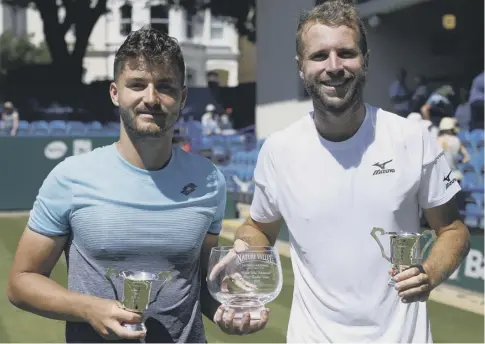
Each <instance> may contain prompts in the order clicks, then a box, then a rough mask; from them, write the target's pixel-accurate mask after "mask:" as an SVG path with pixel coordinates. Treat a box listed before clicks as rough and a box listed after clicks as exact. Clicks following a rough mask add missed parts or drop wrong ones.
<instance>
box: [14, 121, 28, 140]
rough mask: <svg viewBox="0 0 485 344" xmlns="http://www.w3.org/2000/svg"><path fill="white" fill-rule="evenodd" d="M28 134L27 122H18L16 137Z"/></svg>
mask: <svg viewBox="0 0 485 344" xmlns="http://www.w3.org/2000/svg"><path fill="white" fill-rule="evenodd" d="M29 132H30V124H29V122H27V121H23V120H20V121H19V128H18V130H17V136H27V135H29Z"/></svg>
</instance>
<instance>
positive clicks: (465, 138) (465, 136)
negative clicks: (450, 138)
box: [457, 130, 476, 154]
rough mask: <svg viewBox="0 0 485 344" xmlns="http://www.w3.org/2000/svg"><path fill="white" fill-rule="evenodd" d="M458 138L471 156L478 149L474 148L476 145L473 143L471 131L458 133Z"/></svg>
mask: <svg viewBox="0 0 485 344" xmlns="http://www.w3.org/2000/svg"><path fill="white" fill-rule="evenodd" d="M457 136H458V138H459V139H460V140H461V143H463V145H464V146H465V148H466V149H467V151H468V152H469V153H470V154H472V153H474V152H475V151H476V147H475V146H474V144H473V142H472V137H471V133H470V132H469V131H466V130H462V131H460V132H459V133H458V135H457Z"/></svg>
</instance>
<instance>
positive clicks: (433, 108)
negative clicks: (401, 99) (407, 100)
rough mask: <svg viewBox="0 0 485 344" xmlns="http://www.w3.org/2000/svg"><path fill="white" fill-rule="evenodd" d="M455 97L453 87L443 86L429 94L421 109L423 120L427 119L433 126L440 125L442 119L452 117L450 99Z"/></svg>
mask: <svg viewBox="0 0 485 344" xmlns="http://www.w3.org/2000/svg"><path fill="white" fill-rule="evenodd" d="M454 95H455V92H454V91H453V87H451V86H450V85H443V86H441V87H439V88H438V89H437V90H436V91H434V92H433V93H431V95H430V96H429V98H428V100H427V101H426V103H425V104H424V105H423V106H422V107H421V113H422V114H423V118H424V119H428V120H430V121H431V122H433V124H435V125H437V124H438V123H440V121H441V119H442V118H443V117H451V116H453V113H454V111H453V103H452V97H453V96H454Z"/></svg>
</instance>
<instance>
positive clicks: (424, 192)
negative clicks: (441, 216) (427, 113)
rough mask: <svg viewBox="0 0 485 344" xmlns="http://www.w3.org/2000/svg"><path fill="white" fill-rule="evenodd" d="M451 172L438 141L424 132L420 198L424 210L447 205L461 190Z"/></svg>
mask: <svg viewBox="0 0 485 344" xmlns="http://www.w3.org/2000/svg"><path fill="white" fill-rule="evenodd" d="M451 172H452V170H451V168H450V165H449V164H448V162H447V160H446V157H445V155H444V152H443V150H442V149H441V147H440V145H439V144H438V141H437V140H436V139H433V138H432V137H431V135H430V133H429V132H428V131H427V130H423V162H422V170H421V182H420V185H419V196H418V201H419V205H420V206H421V207H422V208H423V209H429V208H434V207H437V206H440V205H442V204H445V203H446V202H448V201H449V200H450V199H451V198H452V197H453V196H454V195H456V194H457V193H458V192H459V191H460V190H461V187H460V185H459V184H458V181H457V180H456V179H455V178H453V174H452V173H451Z"/></svg>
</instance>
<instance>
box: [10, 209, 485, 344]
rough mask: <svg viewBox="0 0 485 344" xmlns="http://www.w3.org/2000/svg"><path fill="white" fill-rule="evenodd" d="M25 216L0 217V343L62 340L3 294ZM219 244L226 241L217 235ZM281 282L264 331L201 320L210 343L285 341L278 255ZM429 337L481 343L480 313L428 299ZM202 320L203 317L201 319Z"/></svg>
mask: <svg viewBox="0 0 485 344" xmlns="http://www.w3.org/2000/svg"><path fill="white" fill-rule="evenodd" d="M25 223H26V218H25V217H16V218H0V261H1V262H2V263H1V264H0V276H2V277H3V279H2V280H1V281H0V295H1V296H0V310H1V311H0V343H12V342H17V343H25V342H37V343H47V342H49V343H55V342H57V343H58V342H64V324H63V323H62V322H59V321H53V320H49V319H44V318H41V317H38V316H36V315H33V314H29V313H27V312H24V311H21V310H18V309H16V308H15V307H13V306H12V305H11V304H10V303H9V301H8V299H7V297H6V296H5V284H6V278H7V275H8V271H9V269H10V266H11V263H12V259H13V255H14V253H15V249H16V246H17V242H18V239H19V237H20V235H21V233H22V230H23V228H24V226H25ZM221 244H224V245H227V244H228V242H227V241H226V240H223V239H221ZM282 266H283V272H284V286H283V290H282V292H281V294H280V295H279V297H278V298H277V299H276V300H275V301H274V302H272V303H271V304H269V305H268V307H269V308H270V309H271V317H270V322H269V324H268V326H267V327H266V329H265V330H264V331H261V332H259V333H255V334H252V335H248V336H246V337H245V338H244V339H243V338H241V337H238V336H228V335H225V334H224V333H222V332H221V331H220V330H219V329H217V328H216V327H215V326H214V324H212V323H211V322H210V321H205V324H206V331H207V337H208V341H209V342H210V343H215V342H225V343H236V342H238V343H240V342H242V341H244V342H251V343H270V342H271V343H282V342H285V337H286V329H287V324H288V317H289V309H290V305H291V299H292V293H293V275H292V272H291V265H290V260H289V259H287V258H285V257H282ZM52 277H53V278H54V279H55V280H57V281H58V282H60V283H61V284H63V285H66V264H65V262H64V260H61V261H60V262H59V263H58V264H57V266H56V268H55V269H54V272H53V275H52ZM428 305H429V313H430V318H431V328H432V332H433V339H434V341H435V342H438V343H483V341H484V335H483V333H484V332H483V331H484V323H483V322H484V317H483V316H480V315H477V314H474V313H470V312H466V311H462V310H459V309H456V308H453V307H449V306H445V305H442V304H439V303H435V302H432V301H429V302H428ZM204 320H206V319H204Z"/></svg>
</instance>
